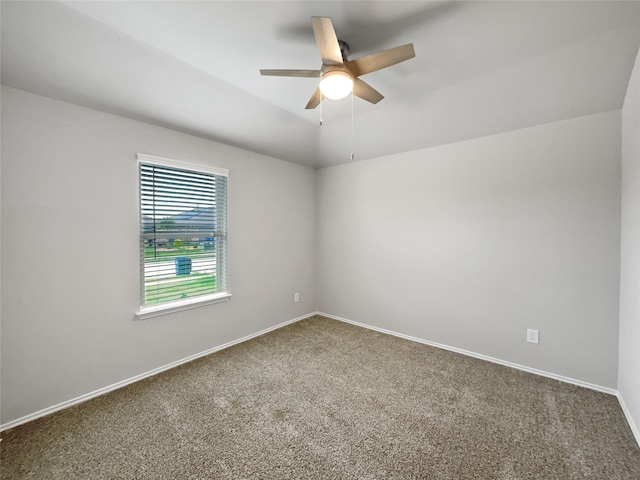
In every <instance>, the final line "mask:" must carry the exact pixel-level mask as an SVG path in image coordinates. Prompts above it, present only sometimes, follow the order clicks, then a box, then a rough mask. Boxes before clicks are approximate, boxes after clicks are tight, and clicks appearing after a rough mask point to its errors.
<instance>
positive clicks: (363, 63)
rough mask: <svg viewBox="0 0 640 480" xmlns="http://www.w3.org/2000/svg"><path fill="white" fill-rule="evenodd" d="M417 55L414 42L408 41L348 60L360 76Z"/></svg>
mask: <svg viewBox="0 0 640 480" xmlns="http://www.w3.org/2000/svg"><path fill="white" fill-rule="evenodd" d="M415 56H416V52H415V51H414V50H413V43H407V44H406V45H401V46H399V47H394V48H389V49H388V50H383V51H381V52H378V53H372V54H371V55H365V56H364V57H360V58H356V59H355V60H350V61H348V62H347V67H349V69H351V71H352V72H353V74H354V75H355V76H356V77H359V76H360V75H364V74H366V73H371V72H375V71H376V70H381V69H383V68H386V67H390V66H391V65H395V64H396V63H400V62H404V61H405V60H409V59H410V58H413V57H415Z"/></svg>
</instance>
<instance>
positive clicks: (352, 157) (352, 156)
mask: <svg viewBox="0 0 640 480" xmlns="http://www.w3.org/2000/svg"><path fill="white" fill-rule="evenodd" d="M354 158H355V155H354V154H353V90H351V160H353V159H354Z"/></svg>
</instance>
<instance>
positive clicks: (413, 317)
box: [318, 111, 620, 388]
mask: <svg viewBox="0 0 640 480" xmlns="http://www.w3.org/2000/svg"><path fill="white" fill-rule="evenodd" d="M390 135H393V132H390ZM318 182H319V183H318V209H319V210H318V215H319V217H318V232H319V242H318V245H319V260H318V278H319V293H318V295H319V298H318V302H319V310H320V311H322V312H325V313H328V314H331V315H335V316H338V317H342V318H346V319H348V320H352V321H356V322H362V323H365V324H368V325H371V326H374V327H378V328H383V329H387V330H391V331H395V332H398V333H401V334H404V335H409V336H413V337H417V338H420V339H424V340H427V341H431V342H437V343H440V344H444V345H447V346H451V347H455V348H458V349H464V350H467V351H469V352H473V353H476V354H481V355H486V356H489V357H493V358H496V359H500V360H502V361H508V362H512V363H516V364H520V365H523V366H526V367H530V368H535V369H539V370H543V371H546V372H549V373H552V374H555V375H561V376H565V377H569V378H571V379H574V380H578V381H580V382H585V383H591V384H594V385H598V386H601V387H607V388H615V387H616V378H617V361H618V306H619V303H618V296H619V289H618V285H619V280H618V278H619V255H620V112H619V111H614V112H608V113H602V114H598V115H592V116H586V117H580V118H575V119H571V120H566V121H562V122H557V123H551V124H546V125H541V126H536V127H532V128H527V129H523V130H518V131H514V132H509V133H504V134H499V135H494V136H490V137H484V138H480V139H476V140H470V141H466V142H460V143H456V144H451V145H444V146H440V147H434V148H429V149H424V150H418V151H414V152H409V153H404V154H400V155H393V156H388V157H383V158H379V159H376V160H371V161H366V162H356V163H352V164H348V165H342V166H335V167H330V168H325V169H322V170H320V171H319V179H318ZM527 328H534V329H538V330H540V344H539V345H533V344H528V343H526V329H527Z"/></svg>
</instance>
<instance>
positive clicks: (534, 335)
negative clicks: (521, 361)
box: [527, 328, 540, 343]
mask: <svg viewBox="0 0 640 480" xmlns="http://www.w3.org/2000/svg"><path fill="white" fill-rule="evenodd" d="M527 342H529V343H540V332H539V331H538V330H533V329H531V328H528V329H527Z"/></svg>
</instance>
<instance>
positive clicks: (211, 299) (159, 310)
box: [136, 292, 231, 320]
mask: <svg viewBox="0 0 640 480" xmlns="http://www.w3.org/2000/svg"><path fill="white" fill-rule="evenodd" d="M230 298H231V294H230V293H229V292H220V293H214V294H211V295H203V296H201V297H196V298H189V299H186V300H176V301H175V302H167V303H163V304H160V305H149V306H146V307H140V310H138V311H137V312H136V317H137V318H138V319H139V320H145V319H147V318H152V317H158V316H160V315H168V314H170V313H175V312H181V311H183V310H191V309H192V308H199V307H204V306H205V305H211V304H213V303H220V302H226V301H227V300H229V299H230Z"/></svg>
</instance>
